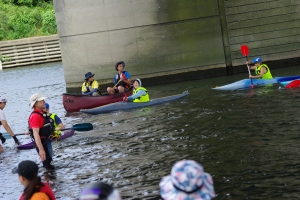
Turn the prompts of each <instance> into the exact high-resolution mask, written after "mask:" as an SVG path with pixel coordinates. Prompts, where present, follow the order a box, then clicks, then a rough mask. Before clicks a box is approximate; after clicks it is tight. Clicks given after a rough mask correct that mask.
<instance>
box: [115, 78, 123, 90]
mask: <svg viewBox="0 0 300 200" xmlns="http://www.w3.org/2000/svg"><path fill="white" fill-rule="evenodd" d="M120 81H121V79H120V80H119V81H118V82H117V83H116V85H115V86H114V87H113V88H114V89H115V87H116V86H117V85H118V84H119V83H120Z"/></svg>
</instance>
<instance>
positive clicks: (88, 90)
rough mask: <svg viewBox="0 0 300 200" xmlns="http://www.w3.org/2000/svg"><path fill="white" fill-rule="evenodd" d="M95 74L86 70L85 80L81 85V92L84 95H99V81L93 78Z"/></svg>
mask: <svg viewBox="0 0 300 200" xmlns="http://www.w3.org/2000/svg"><path fill="white" fill-rule="evenodd" d="M94 76H95V74H93V73H92V72H87V73H86V74H85V79H84V80H85V82H84V83H83V84H82V87H81V94H82V95H84V96H99V89H98V88H99V83H98V81H96V80H94Z"/></svg>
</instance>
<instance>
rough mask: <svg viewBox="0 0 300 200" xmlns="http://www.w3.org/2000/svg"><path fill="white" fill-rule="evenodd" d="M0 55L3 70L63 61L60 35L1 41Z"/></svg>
mask: <svg viewBox="0 0 300 200" xmlns="http://www.w3.org/2000/svg"><path fill="white" fill-rule="evenodd" d="M0 54H1V55H2V68H3V69H4V68H10V67H21V66H27V65H35V64H41V63H49V62H57V61H61V51H60V43H59V37H58V35H52V36H43V37H33V38H26V39H19V40H9V41H1V42H0ZM0 66H1V64H0Z"/></svg>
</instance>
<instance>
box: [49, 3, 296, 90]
mask: <svg viewBox="0 0 300 200" xmlns="http://www.w3.org/2000/svg"><path fill="white" fill-rule="evenodd" d="M54 6H55V13H56V20H57V25H58V32H59V38H60V44H61V52H62V63H63V67H64V73H65V80H66V83H67V91H68V92H73V91H72V90H73V89H74V88H76V90H77V92H78V87H80V85H81V84H82V82H83V79H84V74H85V73H86V72H88V71H92V72H93V73H95V74H96V76H95V79H97V80H98V81H100V83H101V84H102V85H103V87H102V89H105V87H106V86H107V85H110V86H112V79H113V76H114V75H115V73H116V71H115V69H114V64H115V63H116V62H117V61H120V60H123V61H125V63H126V67H125V70H126V71H129V72H130V74H131V75H132V77H133V78H135V77H139V78H141V79H143V81H144V83H145V85H150V84H154V83H156V84H157V83H163V82H172V81H179V80H187V79H196V78H201V77H208V76H219V75H226V74H228V73H238V72H247V68H246V67H245V65H244V64H245V58H244V57H243V55H242V54H241V52H240V46H241V45H243V44H247V45H248V46H249V50H250V51H249V59H252V58H253V57H254V56H261V57H262V59H263V60H264V61H267V64H269V65H270V66H271V68H272V67H273V66H274V67H275V64H273V63H275V62H274V61H278V60H281V63H280V64H278V63H276V65H277V66H278V65H282V64H287V63H289V62H295V59H297V58H298V57H299V53H300V37H299V32H300V1H296V0H266V1H261V0H247V1H244V0H235V1H228V0H84V1H83V0H54ZM282 60H283V61H282ZM242 65H243V67H236V66H242Z"/></svg>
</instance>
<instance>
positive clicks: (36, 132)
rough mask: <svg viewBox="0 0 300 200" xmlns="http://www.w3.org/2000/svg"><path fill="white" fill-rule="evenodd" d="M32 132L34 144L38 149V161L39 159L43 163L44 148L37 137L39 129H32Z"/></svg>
mask: <svg viewBox="0 0 300 200" xmlns="http://www.w3.org/2000/svg"><path fill="white" fill-rule="evenodd" d="M32 131H33V137H34V141H35V143H36V146H37V148H38V149H39V156H40V159H41V161H44V160H46V153H45V150H44V147H43V145H42V142H41V138H40V135H39V131H40V129H39V128H33V129H32Z"/></svg>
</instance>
